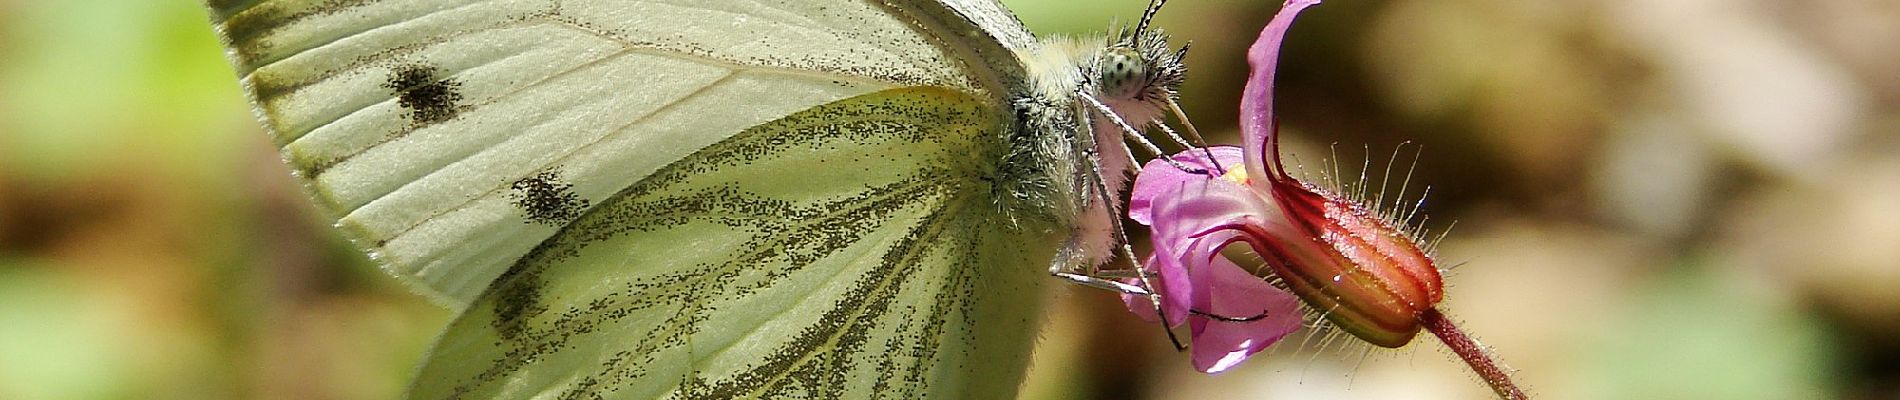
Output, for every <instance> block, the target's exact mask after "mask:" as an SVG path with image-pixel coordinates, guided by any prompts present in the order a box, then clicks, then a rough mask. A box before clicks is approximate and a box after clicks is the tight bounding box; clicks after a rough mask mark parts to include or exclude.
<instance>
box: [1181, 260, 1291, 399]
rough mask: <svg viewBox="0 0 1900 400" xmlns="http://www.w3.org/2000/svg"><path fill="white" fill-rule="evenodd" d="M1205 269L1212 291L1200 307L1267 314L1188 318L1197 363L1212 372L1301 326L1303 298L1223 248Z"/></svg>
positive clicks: (1223, 313) (1229, 313)
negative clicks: (1234, 259) (1223, 253)
mask: <svg viewBox="0 0 1900 400" xmlns="http://www.w3.org/2000/svg"><path fill="white" fill-rule="evenodd" d="M1206 270H1207V274H1206V276H1205V277H1204V281H1203V282H1204V283H1206V284H1207V285H1206V286H1205V287H1204V288H1205V289H1206V290H1204V292H1207V293H1209V296H1207V297H1206V300H1205V302H1197V303H1196V304H1195V305H1194V309H1195V310H1199V311H1201V312H1205V313H1209V314H1214V315H1219V316H1223V317H1232V318H1247V317H1251V316H1255V315H1258V314H1260V313H1262V312H1265V313H1266V317H1264V318H1261V319H1259V320H1256V321H1249V322H1234V321H1221V320H1215V319H1212V318H1208V317H1205V316H1199V315H1196V316H1194V317H1192V318H1189V320H1188V323H1189V326H1190V327H1191V329H1192V332H1193V333H1192V335H1191V338H1192V340H1193V341H1194V349H1193V355H1192V358H1193V362H1194V368H1195V369H1197V370H1200V371H1201V372H1206V373H1210V374H1214V373H1220V372H1222V371H1226V370H1227V369H1229V368H1233V367H1234V366H1235V365H1238V364H1239V363H1240V362H1241V361H1245V360H1246V359H1247V358H1248V357H1251V356H1253V354H1254V353H1258V352H1260V350H1263V349H1266V348H1267V346H1270V345H1273V344H1274V343H1277V342H1279V341H1280V339H1283V338H1286V336H1287V335H1288V334H1291V333H1293V330H1295V329H1298V328H1299V326H1300V317H1301V314H1300V311H1299V299H1297V298H1295V297H1293V294H1291V293H1287V292H1286V291H1283V290H1280V289H1279V288H1275V287H1273V285H1271V284H1268V283H1267V282H1266V281H1265V280H1262V279H1260V278H1259V277H1256V276H1254V275H1253V274H1251V273H1248V272H1247V270H1244V269H1241V268H1240V267H1239V266H1237V265H1234V263H1233V262H1232V261H1228V260H1227V259H1226V258H1225V257H1220V256H1219V255H1218V253H1216V254H1215V257H1214V258H1212V259H1210V260H1209V263H1208V265H1207V268H1206Z"/></svg>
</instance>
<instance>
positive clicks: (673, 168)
mask: <svg viewBox="0 0 1900 400" xmlns="http://www.w3.org/2000/svg"><path fill="white" fill-rule="evenodd" d="M207 3H208V4H209V5H210V6H211V9H212V15H213V20H214V23H215V24H216V26H217V27H218V29H219V32H220V33H221V36H222V37H223V38H224V40H225V42H226V44H227V45H229V47H230V54H231V58H232V60H233V62H234V64H236V65H237V68H238V71H239V73H240V76H241V80H242V82H243V83H244V85H245V88H246V91H247V93H248V94H249V95H250V96H251V98H252V101H253V103H254V104H255V106H256V109H257V111H258V114H259V117H260V118H261V119H262V120H263V122H264V123H265V126H266V129H267V130H268V131H269V132H270V134H271V135H272V137H273V138H275V140H276V142H277V143H278V144H279V145H280V146H282V153H283V156H284V158H285V160H286V161H287V162H288V163H289V164H290V166H291V169H292V170H293V172H294V173H295V174H297V176H298V177H299V179H300V180H301V181H302V182H303V183H304V184H305V186H307V187H308V189H309V190H310V192H311V193H312V194H313V197H314V198H315V199H316V201H317V203H318V204H319V206H320V207H322V208H324V209H325V210H326V211H327V212H330V213H331V214H332V217H334V218H335V219H336V223H337V225H338V226H339V227H340V228H342V230H343V231H345V233H346V234H347V235H348V236H350V237H351V238H352V239H355V241H356V242H357V243H358V244H359V245H361V246H362V247H364V248H365V250H366V251H368V252H369V253H370V254H371V255H372V257H373V258H375V259H376V260H377V261H378V262H379V263H381V264H382V265H384V266H385V267H386V268H387V269H388V270H389V271H390V272H391V273H392V274H394V275H396V276H397V277H399V278H402V279H403V280H404V281H405V282H407V283H410V284H411V285H412V286H414V287H416V288H418V290H420V291H422V292H425V293H427V294H430V295H431V296H432V297H434V298H435V299H436V300H438V301H440V302H442V303H443V304H445V305H448V306H451V307H456V308H460V309H463V310H464V311H463V313H462V314H461V316H460V317H458V318H457V319H456V320H455V321H454V322H453V323H452V325H451V326H450V327H449V329H448V330H447V331H446V332H445V333H444V334H443V336H442V337H441V339H440V340H439V342H438V343H437V345H436V347H435V349H434V350H433V351H432V353H431V354H430V355H429V356H428V358H427V360H426V361H425V364H424V366H423V367H422V368H421V369H420V370H419V372H418V374H419V376H418V378H417V380H416V381H415V383H414V385H413V387H412V392H411V396H412V397H415V398H431V399H433V398H787V397H789V398H873V397H883V398H919V397H930V398H1005V397H1009V396H1010V395H1011V394H1013V392H1014V390H1015V387H1016V385H1017V383H1018V382H1020V380H1021V375H1022V372H1023V369H1024V368H1025V367H1026V365H1025V363H1026V358H1027V356H1028V352H1029V347H1030V343H1031V342H1032V341H1033V340H1032V339H1033V335H1034V331H1033V329H1034V319H1035V318H1036V317H1037V316H1036V312H1037V310H1038V307H1037V304H1038V300H1039V299H1038V297H1039V296H1040V291H1038V290H1036V287H1037V286H1038V283H1039V282H1041V279H1040V278H1041V277H1040V276H1039V275H1040V273H1038V271H1041V270H1043V269H1044V266H1046V265H1048V263H1049V262H1050V260H1051V259H1053V258H1055V253H1056V252H1057V249H1058V248H1059V247H1062V246H1063V243H1065V242H1066V241H1067V236H1068V235H1069V232H1071V227H1069V226H1067V224H1069V223H1070V222H1068V221H1070V219H1069V218H1068V217H1063V216H1062V214H1063V213H1064V212H1063V211H1061V208H1062V207H1070V206H1069V205H1068V204H1070V203H1067V202H1065V201H1064V200H1059V199H1058V198H1062V197H1064V195H1060V194H1056V193H1055V192H1054V191H1059V190H1064V189H1063V188H1067V187H1070V186H1071V185H1070V184H1071V182H1068V181H1067V180H1070V179H1073V178H1072V176H1073V174H1074V171H1077V170H1079V169H1076V166H1078V165H1080V164H1078V163H1077V161H1076V160H1077V159H1074V158H1071V157H1069V156H1067V155H1068V154H1071V153H1068V151H1070V150H1071V149H1073V147H1072V146H1071V145H1072V143H1070V142H1067V141H1065V140H1069V138H1072V137H1075V136H1076V135H1075V134H1074V133H1073V132H1067V133H1064V132H1054V130H1050V129H1025V128H1024V126H1025V125H1024V121H1020V120H1018V119H1017V114H1016V113H1013V111H1016V110H1014V109H1012V108H1011V107H1012V104H1013V103H1012V101H1013V100H1014V99H1017V98H1018V97H1017V96H1019V95H1020V94H1021V93H1020V91H1021V90H1023V89H1022V88H1024V87H1025V85H1026V84H1025V83H1024V80H1025V78H1024V71H1023V66H1022V64H1021V62H1020V61H1019V60H1018V57H1019V56H1020V54H1021V53H1022V52H1025V51H1030V50H1032V47H1033V44H1032V43H1031V42H1030V38H1029V35H1028V33H1027V32H1026V31H1024V30H1023V29H1022V27H1021V25H1020V23H1018V22H1016V21H1015V19H1014V17H1012V16H1010V15H1009V14H1008V13H1007V12H1006V11H1003V10H1002V8H1001V7H1000V6H999V5H997V4H996V3H995V2H993V1H990V0H944V1H898V0H890V1H843V0H837V1H742V0H733V1H700V0H672V1H634V0H619V1H613V0H591V1H583V0H487V1H478V0H382V1H367V0H207ZM1040 101H1048V100H1040ZM1042 110H1044V111H1043V112H1041V113H1039V114H1037V115H1038V116H1037V117H1036V118H1035V119H1034V121H1039V122H1036V123H1039V124H1043V125H1048V124H1049V123H1051V121H1056V122H1060V123H1059V124H1058V125H1061V126H1072V125H1073V123H1072V121H1073V117H1072V116H1066V115H1064V114H1063V113H1064V112H1066V111H1050V110H1065V109H1064V108H1062V107H1061V106H1047V107H1045V108H1043V109H1042ZM1061 121H1069V122H1061ZM1039 126H1040V125H1039ZM1070 208H1073V207H1070Z"/></svg>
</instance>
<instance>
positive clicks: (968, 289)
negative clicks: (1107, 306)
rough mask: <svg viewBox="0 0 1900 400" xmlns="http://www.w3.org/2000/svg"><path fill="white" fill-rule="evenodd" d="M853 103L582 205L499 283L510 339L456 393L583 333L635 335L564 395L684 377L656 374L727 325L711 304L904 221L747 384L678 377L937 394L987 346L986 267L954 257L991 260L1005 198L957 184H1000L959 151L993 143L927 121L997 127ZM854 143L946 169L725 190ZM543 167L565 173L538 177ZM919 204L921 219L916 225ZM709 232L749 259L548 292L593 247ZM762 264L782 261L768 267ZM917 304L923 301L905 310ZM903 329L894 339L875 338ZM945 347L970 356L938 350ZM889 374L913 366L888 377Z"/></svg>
mask: <svg viewBox="0 0 1900 400" xmlns="http://www.w3.org/2000/svg"><path fill="white" fill-rule="evenodd" d="M920 99H922V100H928V99H931V97H929V96H923V97H921V98H920ZM842 104H847V105H848V106H834V107H821V108H817V109H813V110H807V111H805V112H804V113H801V114H799V115H795V116H792V117H787V118H785V119H782V120H779V121H775V122H774V123H773V124H770V125H766V126H762V127H759V128H755V129H754V130H753V131H749V132H747V133H742V134H740V135H737V136H735V137H734V138H732V139H728V140H726V141H723V142H720V143H718V144H715V145H713V146H710V147H708V148H706V149H703V150H701V151H699V152H697V153H696V154H695V155H694V156H693V157H688V158H687V159H686V160H684V161H682V162H678V163H675V164H672V165H669V166H667V167H665V168H662V170H660V171H656V172H655V173H654V174H652V175H650V176H649V177H648V178H647V179H645V180H642V181H641V182H639V183H636V184H635V185H633V186H632V187H629V188H626V189H623V190H622V191H621V192H620V193H619V194H616V195H615V196H613V197H611V198H610V200H607V201H605V202H603V204H602V205H601V206H600V207H596V208H594V209H593V210H591V211H586V210H580V211H577V212H585V213H586V215H584V216H580V217H579V218H578V219H576V220H574V221H573V222H572V223H571V224H569V225H568V226H566V227H565V228H564V229H563V233H562V234H561V235H560V236H559V239H558V240H550V241H547V242H543V243H542V244H541V245H540V246H537V247H536V248H535V249H534V250H533V251H531V252H530V254H529V255H527V256H525V257H523V258H522V260H521V261H519V262H518V263H517V264H516V265H515V266H514V267H513V268H511V269H510V270H509V271H508V272H507V273H505V274H503V275H502V276H501V277H500V278H497V285H498V287H497V288H495V289H491V290H495V292H493V293H492V294H491V295H490V296H491V297H492V298H493V299H494V301H493V302H490V303H488V305H487V307H491V308H490V310H491V312H492V315H493V317H494V319H492V320H489V321H488V323H490V324H493V328H494V329H495V330H496V333H497V334H498V336H499V339H501V341H499V342H498V343H496V345H497V346H498V348H497V349H496V350H497V351H498V352H499V354H496V355H495V356H496V358H495V359H493V360H492V361H491V363H490V364H488V365H487V366H486V367H485V368H480V369H479V371H478V372H476V373H475V374H474V375H473V376H468V377H466V378H467V380H466V381H460V382H459V383H457V384H456V385H455V387H454V389H452V393H451V396H450V397H456V395H461V394H470V393H475V392H476V391H477V390H478V389H479V388H481V387H483V386H486V385H490V384H493V383H494V382H499V381H503V380H506V379H509V377H510V376H512V375H513V374H515V373H517V372H518V371H519V370H521V369H522V368H527V367H529V366H531V365H534V363H535V362H536V361H538V360H543V359H545V358H546V357H551V356H553V355H554V354H556V353H560V352H563V351H571V350H575V348H574V346H575V342H573V341H575V340H577V339H581V338H584V337H588V335H590V334H597V332H601V331H604V330H610V329H613V330H620V331H621V332H620V334H619V335H618V336H617V337H616V338H615V339H614V340H616V341H617V342H618V343H625V344H626V345H625V348H623V349H621V350H622V351H620V352H617V353H614V354H611V355H607V357H603V358H601V359H600V362H599V363H598V364H597V365H595V367H594V369H593V370H592V371H591V373H590V374H589V375H587V376H582V377H578V378H577V381H576V383H575V384H574V385H573V386H570V387H568V388H566V390H564V392H563V393H561V397H562V398H589V397H590V396H594V395H598V394H606V393H613V392H614V391H615V390H616V389H617V388H623V387H626V386H627V385H630V384H632V383H633V382H637V381H640V380H643V379H651V378H652V377H653V376H654V375H655V374H671V373H676V372H665V370H662V369H655V368H653V367H655V366H658V364H656V363H658V362H659V360H660V358H658V357H669V356H667V355H668V354H675V353H676V352H678V351H682V349H686V348H688V347H687V346H689V345H688V344H687V341H688V338H690V337H692V335H694V334H695V333H696V332H698V331H700V330H701V329H706V328H708V327H713V328H716V327H717V322H716V321H709V320H708V319H707V318H708V317H710V316H712V315H713V314H711V313H712V312H713V311H715V309H716V308H717V307H718V306H717V305H716V304H718V303H717V302H715V301H714V300H712V299H709V298H707V296H714V295H716V296H732V297H746V296H751V295H754V294H757V293H759V292H760V291H762V290H766V289H767V288H769V287H771V286H773V285H782V284H784V280H786V279H788V278H791V277H793V276H796V275H798V274H800V273H801V272H802V271H803V270H804V269H805V268H806V267H808V266H811V265H815V264H816V263H819V262H820V261H821V260H822V259H825V258H828V257H838V256H839V255H841V254H847V253H848V250H847V249H848V248H850V247H852V246H853V245H854V244H862V243H866V242H865V240H866V239H867V238H866V235H869V234H871V233H872V232H879V231H887V230H888V229H889V228H898V227H901V228H899V229H902V230H903V233H902V234H899V235H901V236H899V237H897V238H894V239H896V240H894V241H893V242H890V243H889V244H888V245H884V246H877V247H879V250H877V252H876V254H877V255H878V256H879V257H877V258H872V259H868V260H863V261H861V262H865V263H868V264H869V265H867V266H866V270H865V271H863V272H862V273H861V274H860V275H856V277H855V279H853V280H852V282H850V283H849V284H848V285H849V286H846V288H847V289H845V293H842V294H840V295H839V296H837V297H833V298H831V300H832V301H831V303H829V304H826V305H823V306H817V307H821V308H820V309H821V310H822V313H823V315H824V316H823V317H821V318H818V319H816V320H811V321H809V325H806V326H804V327H802V329H800V330H799V331H798V332H797V333H796V334H795V335H794V336H793V337H791V338H790V340H789V341H787V342H784V343H782V344H780V345H778V346H775V347H774V348H773V349H771V350H770V351H768V352H767V353H766V354H765V355H764V357H763V358H761V359H759V360H757V362H756V363H754V364H751V365H748V366H747V367H746V368H745V369H744V370H742V371H735V373H734V374H732V375H726V376H719V377H699V376H693V375H688V376H676V375H669V379H681V381H680V386H679V390H681V393H680V395H681V396H680V397H684V398H701V397H704V398H731V397H747V396H766V397H771V395H773V394H779V395H785V396H802V395H811V396H818V398H827V397H826V395H831V396H830V397H836V396H837V395H840V394H842V392H843V391H845V390H846V389H847V388H848V387H849V385H850V384H851V382H845V379H844V377H845V376H846V375H844V374H842V372H843V371H878V370H883V373H879V375H878V376H880V377H881V378H883V379H881V380H882V381H883V383H881V384H880V385H879V392H880V393H888V394H891V398H914V397H916V396H918V395H921V394H922V391H926V390H929V388H928V385H929V382H930V381H931V379H929V378H928V377H930V376H932V375H933V374H936V373H941V372H943V371H942V370H940V369H938V368H935V367H933V365H936V363H940V362H944V361H946V360H954V359H963V358H964V357H967V356H968V354H967V353H968V351H969V350H967V348H968V347H970V346H973V345H974V344H973V343H970V342H968V340H969V338H971V337H974V336H975V335H973V332H971V331H970V330H969V329H970V328H971V326H969V325H971V324H972V321H971V320H970V318H972V317H974V314H975V310H973V309H972V308H971V307H972V306H973V304H974V302H975V301H977V300H976V298H977V296H976V292H974V291H973V290H974V288H976V287H980V286H981V285H977V284H974V283H975V282H982V281H983V279H982V277H981V276H982V275H983V272H982V271H984V269H983V268H980V267H976V266H970V265H961V264H962V263H961V262H957V261H954V260H982V259H992V258H993V257H991V256H986V255H983V254H982V252H981V251H979V250H978V245H977V243H975V242H973V241H972V240H973V239H974V238H977V237H980V236H981V235H983V233H981V232H992V229H994V226H993V225H991V224H989V223H988V222H986V221H978V220H971V219H970V217H971V216H973V215H984V213H985V211H982V210H983V209H984V208H985V207H986V206H987V204H989V203H990V199H988V197H987V195H989V194H991V193H992V192H990V189H989V188H988V187H987V186H983V187H980V188H979V187H973V186H966V184H968V183H970V182H972V181H973V180H960V179H943V177H947V176H968V175H971V174H982V175H989V174H994V173H995V172H994V171H990V170H987V169H986V168H993V167H982V166H979V165H966V164H959V163H958V162H954V161H951V160H953V159H955V158H954V157H960V156H966V154H965V153H961V152H957V151H954V150H949V149H974V147H971V146H972V144H968V143H961V142H962V141H966V140H972V139H976V140H990V138H992V137H991V136H962V135H951V134H949V133H950V130H947V129H919V128H921V127H926V126H946V127H956V126H982V124H983V123H984V122H985V121H984V120H983V115H982V114H981V113H980V112H978V111H977V110H969V109H958V108H957V107H935V108H930V107H902V106H900V105H901V104H903V102H860V103H850V102H844V103H842ZM896 121H911V122H912V123H894V122H896ZM915 121H931V122H932V123H926V124H920V123H915ZM857 143H878V144H887V145H893V146H899V147H902V146H903V144H906V143H929V145H928V146H925V147H928V148H937V149H944V150H945V152H944V153H943V154H935V155H931V156H929V157H926V158H936V161H930V162H920V163H917V164H915V165H914V166H912V168H915V169H907V170H893V171H886V172H885V173H887V174H888V175H886V178H887V179H888V180H880V182H878V183H874V184H872V183H867V185H866V186H864V187H862V188H861V189H859V190H856V191H854V193H851V194H849V195H844V196H841V197H834V198H827V199H824V200H821V201H810V202H806V201H796V202H795V201H786V200H783V199H778V198H773V197H771V196H765V195H762V194H760V193H755V192H752V191H750V190H748V189H749V187H748V186H746V185H743V184H737V183H738V182H732V181H722V179H727V178H730V177H739V176H747V175H748V174H743V173H733V172H736V171H738V170H745V169H750V168H759V167H748V165H750V164H752V163H753V162H763V163H766V164H767V165H770V164H771V163H772V162H773V160H777V159H782V158H784V157H787V156H789V155H794V154H802V152H805V151H809V150H811V149H821V148H826V147H828V146H840V145H847V144H851V146H857ZM989 154H1000V152H998V153H989ZM919 157H925V155H923V154H919ZM938 157H944V158H938ZM833 160H834V161H843V160H842V159H833ZM768 168H769V167H768ZM544 175H546V176H549V177H551V176H552V175H551V174H549V173H543V174H537V175H536V176H537V177H540V176H544ZM531 178H532V177H531ZM993 179H995V178H991V179H986V180H993ZM522 182H523V183H522V184H519V185H518V186H517V189H516V190H517V191H518V192H532V191H533V190H527V191H523V190H522V188H521V187H522V186H525V187H529V188H533V187H541V188H543V189H548V188H552V187H553V186H557V185H555V183H559V181H558V180H557V179H539V180H536V179H524V180H523V181H522ZM550 182H552V183H550ZM565 190H566V188H565V187H562V188H561V190H554V191H548V192H561V191H565ZM914 211H924V214H923V215H916V216H914V217H910V218H901V216H902V215H908V214H910V213H911V212H914ZM708 223H710V224H715V225H719V226H723V227H725V228H726V229H730V230H732V231H738V232H749V233H751V234H752V235H755V236H751V237H749V238H748V240H745V242H744V243H741V244H738V245H736V246H734V248H735V249H742V250H738V251H735V252H732V253H730V254H728V255H727V256H726V257H725V258H724V259H722V260H720V261H718V262H712V263H705V264H696V265H682V266H679V268H678V269H677V270H673V271H669V272H666V273H662V274H657V275H650V276H645V277H642V278H639V279H631V280H629V281H626V282H621V283H619V284H620V285H623V286H624V289H623V290H619V291H614V292H612V293H610V294H604V295H601V296H600V297H595V298H592V299H589V301H585V302H581V303H562V301H560V300H554V299H557V298H558V297H549V296H550V295H551V294H550V293H547V292H545V290H547V288H548V287H549V286H548V285H546V284H547V283H549V282H551V281H550V280H549V279H550V278H551V276H548V275H544V274H546V273H554V274H558V273H559V271H554V270H550V269H549V268H557V267H558V266H560V265H562V264H563V261H562V260H564V259H567V258H570V257H575V256H577V255H578V254H579V249H580V248H582V247H586V246H588V245H589V244H591V243H596V242H599V241H603V240H607V239H610V238H615V237H623V236H626V235H637V234H640V233H641V232H660V231H669V230H676V229H680V227H681V226H687V225H690V224H708ZM892 224H901V225H892ZM760 265H776V266H779V268H773V269H767V270H761V269H759V268H757V267H758V266H760ZM937 280H942V281H941V282H936V281H937ZM841 283H842V282H841ZM907 294H908V295H907ZM919 296H921V298H922V299H926V300H922V301H918V302H914V303H913V302H906V301H902V300H899V299H906V298H919ZM635 316H648V317H655V316H657V317H658V318H657V319H655V320H650V322H645V323H642V324H640V325H639V326H625V325H621V324H624V323H625V322H623V321H622V319H624V318H629V317H635ZM709 324H710V325H709ZM893 326H894V327H895V332H890V333H891V334H892V335H894V336H883V337H879V336H878V335H877V334H875V333H876V332H879V331H881V330H883V329H886V327H893ZM943 349H962V350H952V351H955V353H951V354H944V353H940V351H942V350H943ZM946 357H948V358H946ZM891 367H898V368H896V371H890V370H889V369H890V368H891ZM893 372H894V373H893ZM896 373H901V374H902V375H901V376H898V375H897V374H896Z"/></svg>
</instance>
